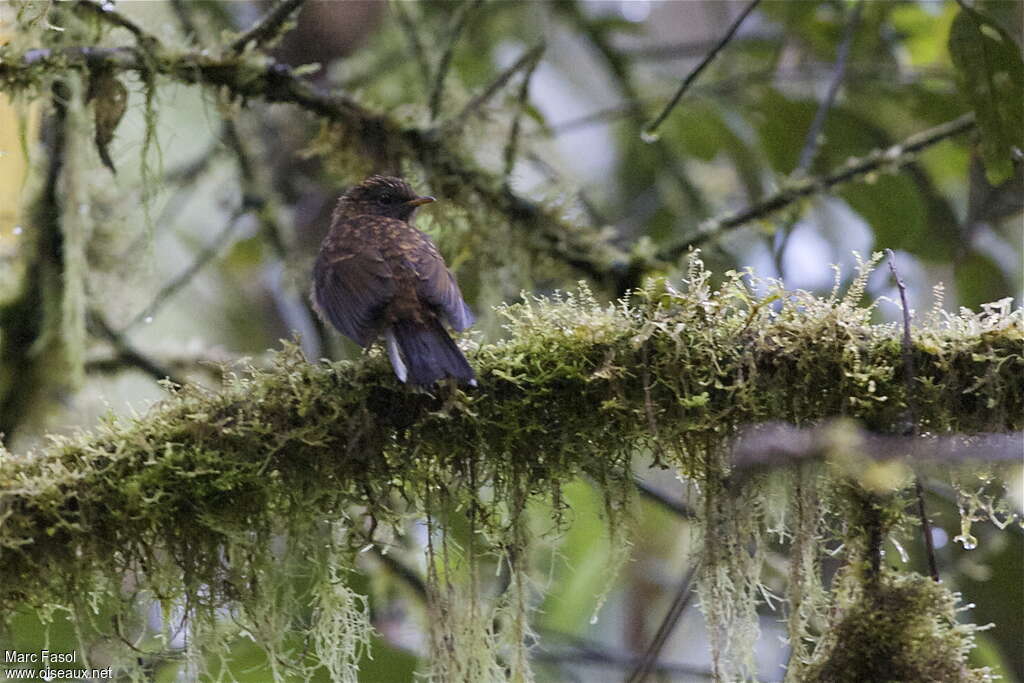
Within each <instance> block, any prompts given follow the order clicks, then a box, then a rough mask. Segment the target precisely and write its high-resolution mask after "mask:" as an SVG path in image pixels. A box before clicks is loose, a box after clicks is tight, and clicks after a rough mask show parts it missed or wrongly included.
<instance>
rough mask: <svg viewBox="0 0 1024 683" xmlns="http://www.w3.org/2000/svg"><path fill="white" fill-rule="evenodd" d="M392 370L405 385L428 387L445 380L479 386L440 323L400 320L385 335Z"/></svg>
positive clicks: (471, 370)
mask: <svg viewBox="0 0 1024 683" xmlns="http://www.w3.org/2000/svg"><path fill="white" fill-rule="evenodd" d="M385 342H386V345H387V350H388V358H390V359H391V367H393V368H394V369H395V374H396V375H397V376H398V379H399V380H401V381H402V382H408V383H409V384H415V385H418V386H429V385H431V384H433V383H435V382H437V381H438V380H441V379H444V378H445V377H453V378H455V379H456V380H458V382H459V383H460V384H468V385H470V386H476V375H475V374H474V373H473V368H471V367H470V366H469V363H468V362H467V361H466V357H465V356H463V355H462V352H461V351H459V347H458V346H456V345H455V342H454V341H453V340H452V338H451V337H449V336H448V333H447V332H446V331H445V329H444V327H443V326H442V325H441V322H440V321H439V320H437V319H436V318H434V319H432V320H430V321H429V322H427V323H426V324H423V323H415V322H412V321H399V322H396V323H395V324H394V326H393V327H392V328H390V329H389V330H387V332H386V333H385Z"/></svg>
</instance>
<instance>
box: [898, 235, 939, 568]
mask: <svg viewBox="0 0 1024 683" xmlns="http://www.w3.org/2000/svg"><path fill="white" fill-rule="evenodd" d="M885 252H886V254H888V256H889V270H890V271H892V277H893V279H894V280H896V287H897V289H899V292H900V307H901V310H902V312H903V338H902V340H901V346H902V350H903V387H904V389H905V390H906V392H907V411H908V412H909V413H910V415H909V420H908V423H909V425H910V430H909V431H910V434H911V435H912V436H917V431H918V430H917V424H918V423H917V420H918V410H917V392H916V387H915V386H914V385H915V383H916V382H917V371H916V370H915V369H914V345H913V340H912V339H911V338H910V305H909V304H908V302H907V285H906V284H905V283H904V282H903V278H901V277H900V274H899V272H898V271H897V270H896V254H895V253H893V250H892V249H886V250H885ZM914 493H915V494H916V495H917V513H918V516H919V517H920V518H921V533H923V534H924V547H925V555H926V556H927V557H928V571H929V572H930V573H931V577H932V579H933V580H934V581H936V582H938V581H939V580H940V578H939V566H938V564H937V563H936V561H935V544H934V541H933V539H932V525H931V521H930V520H929V519H928V513H927V511H926V510H925V507H924V488H923V487H922V486H921V477H920V476H915V477H914Z"/></svg>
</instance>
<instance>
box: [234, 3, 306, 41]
mask: <svg viewBox="0 0 1024 683" xmlns="http://www.w3.org/2000/svg"><path fill="white" fill-rule="evenodd" d="M305 1H306V0H280V2H278V3H277V4H276V5H274V6H273V7H271V8H270V10H269V11H268V12H267V13H266V14H264V15H263V16H262V17H261V18H260V20H259V21H257V22H256V23H255V24H253V25H252V27H251V28H250V29H249V30H248V31H246V32H245V33H243V34H242V35H240V36H238V38H236V39H235V40H234V41H232V42H231V46H230V50H231V51H232V52H234V53H236V54H237V53H240V52H242V51H243V50H244V49H245V48H246V46H247V45H248V44H249V43H253V44H254V45H255V46H256V47H259V46H260V45H263V44H265V43H269V42H271V41H273V40H274V39H276V38H277V37H278V35H279V33H280V31H281V28H282V27H283V26H284V25H285V22H286V21H288V17H289V16H291V14H292V12H294V11H295V10H297V9H298V8H299V7H301V6H302V3H303V2H305Z"/></svg>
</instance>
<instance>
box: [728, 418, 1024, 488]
mask: <svg viewBox="0 0 1024 683" xmlns="http://www.w3.org/2000/svg"><path fill="white" fill-rule="evenodd" d="M1021 443H1024V433H1021V432H1009V433H980V434H953V435H949V436H893V435H888V434H875V433H872V432H867V431H863V430H861V429H859V428H856V427H855V426H853V425H852V424H850V423H847V422H839V423H831V422H830V423H825V424H823V425H821V426H819V427H812V428H808V429H800V428H798V427H793V426H791V425H787V424H783V423H777V422H772V423H766V424H762V425H756V426H752V427H749V428H747V429H746V430H744V431H743V433H741V434H740V437H739V439H738V440H737V441H736V445H735V446H734V448H733V459H732V465H733V471H734V473H735V474H736V475H742V474H743V473H744V472H747V471H752V470H758V469H773V468H777V467H786V466H789V465H795V464H797V463H800V462H806V461H810V460H823V459H826V458H829V457H830V456H833V455H842V454H847V453H851V452H856V453H857V454H858V455H863V456H865V457H867V458H870V459H871V460H875V461H886V460H896V459H903V460H907V461H908V462H911V463H913V462H934V463H950V464H956V463H960V462H964V461H965V460H970V461H972V462H979V463H981V462H1019V461H1020V450H1021Z"/></svg>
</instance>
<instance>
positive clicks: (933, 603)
mask: <svg viewBox="0 0 1024 683" xmlns="http://www.w3.org/2000/svg"><path fill="white" fill-rule="evenodd" d="M957 602H958V598H957V596H956V595H954V594H952V593H950V592H949V589H947V588H946V587H945V586H943V585H941V584H938V583H935V582H934V581H932V580H931V579H930V578H928V577H924V576H919V575H916V574H904V575H891V574H886V575H885V576H884V577H883V578H882V580H881V581H880V583H879V584H878V585H877V586H876V587H875V588H874V589H872V590H865V591H862V592H861V593H860V594H859V596H858V598H857V600H856V601H855V602H853V603H852V604H848V605H844V606H842V608H841V609H840V610H838V611H837V614H838V615H839V616H838V618H837V619H836V623H834V624H832V625H831V626H830V633H829V636H828V641H827V643H826V644H825V645H826V646H825V647H822V648H821V652H820V654H819V655H818V656H817V657H816V661H815V662H814V663H813V664H812V665H811V666H810V667H809V668H808V670H807V671H806V673H805V675H804V677H803V678H802V679H801V680H804V681H808V683H818V682H820V683H868V682H870V683H888V682H897V681H915V682H920V683H975V682H981V681H990V680H992V675H991V672H990V671H989V670H988V669H970V668H969V667H968V666H967V652H968V651H969V650H971V649H972V648H973V647H974V638H973V633H974V630H975V629H974V627H972V626H969V625H963V624H958V623H957V618H956V613H957Z"/></svg>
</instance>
